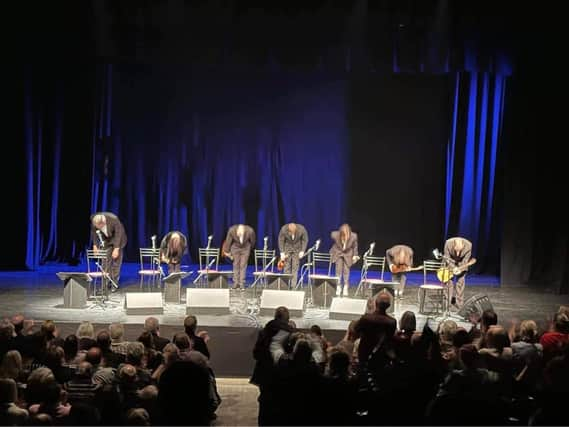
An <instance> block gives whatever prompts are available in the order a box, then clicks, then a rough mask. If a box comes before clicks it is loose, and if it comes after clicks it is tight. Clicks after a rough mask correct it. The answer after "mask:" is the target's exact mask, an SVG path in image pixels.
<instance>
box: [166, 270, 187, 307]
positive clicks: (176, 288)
mask: <svg viewBox="0 0 569 427" xmlns="http://www.w3.org/2000/svg"><path fill="white" fill-rule="evenodd" d="M192 273H193V271H177V272H175V273H170V274H169V275H168V276H166V277H164V279H162V281H163V282H164V302H172V303H176V304H180V301H181V294H182V291H181V289H182V279H184V278H185V277H188V276H189V275H190V274H192Z"/></svg>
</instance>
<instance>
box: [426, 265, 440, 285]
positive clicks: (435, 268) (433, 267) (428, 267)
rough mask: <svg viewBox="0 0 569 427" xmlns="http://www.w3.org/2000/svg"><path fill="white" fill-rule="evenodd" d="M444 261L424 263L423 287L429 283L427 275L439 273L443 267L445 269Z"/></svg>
mask: <svg viewBox="0 0 569 427" xmlns="http://www.w3.org/2000/svg"><path fill="white" fill-rule="evenodd" d="M443 265H444V263H443V261H438V260H434V259H428V260H424V261H423V285H426V284H427V283H428V281H427V273H428V272H429V271H430V272H435V273H436V272H437V271H439V269H440V268H441V267H443Z"/></svg>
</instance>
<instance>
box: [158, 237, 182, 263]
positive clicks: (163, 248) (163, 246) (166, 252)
mask: <svg viewBox="0 0 569 427" xmlns="http://www.w3.org/2000/svg"><path fill="white" fill-rule="evenodd" d="M173 233H178V234H179V235H180V252H178V255H177V256H176V258H174V259H170V248H169V247H168V244H169V243H170V239H171V238H172V234H173ZM187 247H188V240H187V239H186V236H184V235H183V234H182V233H180V232H179V231H170V232H169V233H168V234H166V235H165V236H164V238H163V239H162V242H160V255H161V256H164V257H165V258H167V259H169V260H170V263H171V264H179V263H180V261H181V260H182V256H183V255H184V253H185V252H186V248H187Z"/></svg>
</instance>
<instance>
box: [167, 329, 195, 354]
mask: <svg viewBox="0 0 569 427" xmlns="http://www.w3.org/2000/svg"><path fill="white" fill-rule="evenodd" d="M172 342H173V343H174V344H175V345H176V347H178V350H179V351H180V352H186V351H190V350H191V349H192V341H191V340H190V337H189V336H188V334H186V333H185V332H181V333H177V334H176V335H174V339H173V340H172Z"/></svg>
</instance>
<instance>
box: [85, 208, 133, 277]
mask: <svg viewBox="0 0 569 427" xmlns="http://www.w3.org/2000/svg"><path fill="white" fill-rule="evenodd" d="M91 240H92V241H93V249H94V250H96V249H98V248H99V249H103V248H104V249H107V250H108V251H109V257H108V259H107V265H106V266H104V268H105V270H107V269H108V271H109V273H110V275H111V279H112V280H113V282H114V283H115V284H117V285H118V283H119V279H120V275H121V265H122V259H123V252H124V247H125V246H126V243H127V237H126V232H125V230H124V226H123V225H122V223H121V221H120V220H119V218H118V217H117V216H116V215H115V214H113V213H110V212H98V213H95V214H93V215H91Z"/></svg>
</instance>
